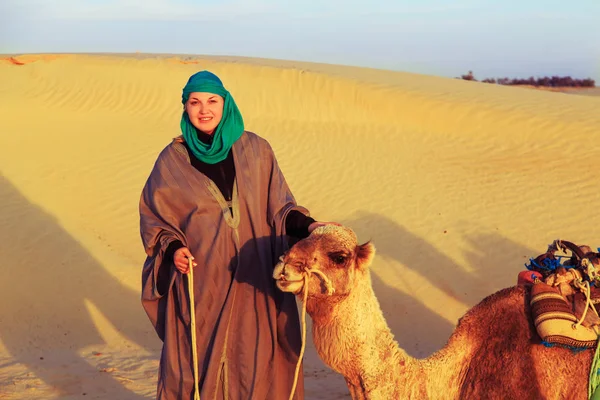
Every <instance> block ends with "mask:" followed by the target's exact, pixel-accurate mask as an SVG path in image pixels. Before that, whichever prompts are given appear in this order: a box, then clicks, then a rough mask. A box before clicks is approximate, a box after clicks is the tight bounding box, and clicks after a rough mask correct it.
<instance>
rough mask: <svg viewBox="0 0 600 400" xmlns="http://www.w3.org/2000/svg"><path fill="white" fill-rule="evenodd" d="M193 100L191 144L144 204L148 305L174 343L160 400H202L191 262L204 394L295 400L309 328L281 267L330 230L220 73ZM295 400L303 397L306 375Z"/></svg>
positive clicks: (180, 143)
mask: <svg viewBox="0 0 600 400" xmlns="http://www.w3.org/2000/svg"><path fill="white" fill-rule="evenodd" d="M182 103H183V104H184V112H183V115H182V118H181V131H182V136H180V137H178V138H175V139H174V140H173V142H172V143H170V144H169V145H168V146H167V147H166V148H165V149H164V150H163V151H162V152H161V153H160V155H159V156H158V159H157V160H156V163H155V165H154V168H153V170H152V172H151V174H150V177H149V178H148V181H147V182H146V185H145V187H144V189H143V192H142V195H141V199H140V228H141V236H142V241H143V244H144V247H145V250H146V253H147V259H146V262H145V263H144V267H143V273H142V304H143V306H144V309H145V311H146V313H147V314H148V316H149V318H150V321H151V322H152V324H153V325H154V327H155V329H156V332H157V333H158V336H159V337H160V339H161V340H162V341H163V349H162V354H161V358H160V367H159V378H158V390H157V398H158V399H163V400H170V399H190V398H192V393H193V388H194V379H193V366H192V361H191V360H192V351H191V340H190V337H191V336H190V307H189V300H188V299H189V297H188V295H189V294H188V293H187V289H186V285H187V282H186V279H185V275H186V274H187V273H188V272H189V271H188V260H189V259H190V258H191V259H193V260H194V262H193V265H194V267H195V268H194V285H195V287H194V295H195V310H196V311H195V317H196V332H197V333H196V335H197V352H198V366H197V367H198V376H199V379H200V388H201V389H200V392H201V397H202V398H203V399H214V398H218V399H222V398H224V399H229V398H231V399H250V398H253V399H282V398H287V397H288V396H289V393H290V391H291V388H292V383H293V377H294V370H295V366H296V363H297V361H298V354H299V351H300V346H301V338H300V328H299V319H298V312H297V308H296V303H295V299H294V296H293V295H291V294H284V293H281V292H279V291H277V290H276V288H275V285H274V283H273V280H272V278H271V274H272V269H273V267H274V265H275V264H276V263H277V260H278V258H279V256H280V255H281V254H283V252H284V251H285V250H286V248H287V245H288V243H287V240H288V236H292V237H295V238H296V239H301V238H303V237H306V236H308V234H309V232H312V230H314V229H315V228H316V227H318V226H321V225H325V223H323V222H317V221H315V220H314V219H312V218H310V217H309V216H308V214H309V213H308V211H307V210H306V209H304V208H302V207H299V206H297V205H296V202H295V200H294V197H293V196H292V193H291V192H290V189H289V188H288V186H287V184H286V181H285V179H284V177H283V175H282V173H281V171H280V169H279V167H278V164H277V161H276V159H275V156H274V154H273V150H272V149H271V147H270V145H269V144H268V143H267V141H266V140H264V139H262V138H260V137H259V136H257V135H256V134H254V133H251V132H247V131H244V124H243V120H242V116H241V114H240V112H239V110H238V108H237V106H236V104H235V102H234V100H233V98H232V96H231V95H230V93H229V92H228V91H227V90H226V89H225V88H224V87H223V84H222V83H221V81H220V79H219V78H218V77H217V76H216V75H214V74H212V73H210V72H208V71H201V72H198V73H196V74H194V75H192V76H191V77H190V79H189V80H188V82H187V84H186V86H185V87H184V89H183V95H182ZM295 398H297V399H301V398H303V382H302V374H301V373H300V377H299V382H298V387H297V389H296V396H295Z"/></svg>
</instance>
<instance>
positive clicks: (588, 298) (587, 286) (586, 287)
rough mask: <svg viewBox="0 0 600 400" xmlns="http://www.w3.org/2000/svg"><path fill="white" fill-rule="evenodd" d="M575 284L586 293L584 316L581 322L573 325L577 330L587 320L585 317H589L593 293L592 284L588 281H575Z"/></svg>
mask: <svg viewBox="0 0 600 400" xmlns="http://www.w3.org/2000/svg"><path fill="white" fill-rule="evenodd" d="M574 282H575V286H576V287H577V288H578V289H580V290H582V291H583V292H584V293H585V299H586V302H585V309H584V310H583V314H582V315H581V318H580V319H579V321H577V323H575V324H573V326H572V328H573V329H577V327H578V326H580V325H581V323H582V322H583V320H584V319H585V316H586V315H587V310H588V308H589V307H590V304H591V293H590V283H589V282H588V281H584V282H583V283H582V282H581V281H574ZM592 308H593V307H592Z"/></svg>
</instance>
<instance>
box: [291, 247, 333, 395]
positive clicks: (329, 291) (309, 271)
mask: <svg viewBox="0 0 600 400" xmlns="http://www.w3.org/2000/svg"><path fill="white" fill-rule="evenodd" d="M280 260H281V258H280ZM281 261H282V262H283V260H281ZM311 274H315V275H317V276H318V277H319V278H321V279H322V280H323V283H325V288H326V290H327V295H329V296H331V295H332V294H333V292H334V288H333V285H332V284H331V281H330V280H329V278H327V276H326V275H325V274H324V273H323V272H321V271H319V270H317V269H314V268H308V269H306V270H304V271H303V272H302V280H303V281H304V286H303V287H302V320H301V322H302V347H301V348H300V355H299V356H298V362H297V363H296V371H295V372H294V384H293V385H292V392H291V393H290V397H289V400H292V399H293V398H294V394H295V393H296V385H297V384H298V374H299V372H300V364H302V358H303V357H304V350H305V349H306V300H307V299H308V280H309V279H310V275H311Z"/></svg>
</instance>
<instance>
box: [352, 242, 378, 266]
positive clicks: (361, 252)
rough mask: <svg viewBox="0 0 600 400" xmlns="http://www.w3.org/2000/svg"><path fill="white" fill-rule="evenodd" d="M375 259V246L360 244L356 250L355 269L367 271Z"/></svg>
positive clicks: (368, 243)
mask: <svg viewBox="0 0 600 400" xmlns="http://www.w3.org/2000/svg"><path fill="white" fill-rule="evenodd" d="M373 257H375V246H373V244H372V243H371V242H367V243H365V244H361V245H359V246H358V247H357V248H356V267H357V268H358V269H367V268H369V266H370V265H371V262H372V261H373Z"/></svg>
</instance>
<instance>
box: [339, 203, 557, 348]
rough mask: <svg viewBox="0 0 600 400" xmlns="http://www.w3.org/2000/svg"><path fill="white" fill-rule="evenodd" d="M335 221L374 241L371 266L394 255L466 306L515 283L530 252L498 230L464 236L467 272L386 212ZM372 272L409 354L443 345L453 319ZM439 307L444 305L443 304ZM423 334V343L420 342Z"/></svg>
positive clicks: (393, 326)
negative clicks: (493, 232)
mask: <svg viewBox="0 0 600 400" xmlns="http://www.w3.org/2000/svg"><path fill="white" fill-rule="evenodd" d="M340 222H341V223H343V224H344V225H346V226H349V227H351V228H352V229H353V230H354V231H355V232H356V234H357V235H358V237H359V241H360V242H361V243H362V242H365V241H368V240H372V241H373V244H374V245H375V247H376V249H377V253H376V256H375V260H374V262H373V265H374V266H376V265H377V259H378V257H383V258H390V259H393V260H395V261H397V262H399V263H401V264H402V265H404V266H406V267H407V268H410V269H412V270H414V271H416V272H418V273H419V274H420V275H421V276H422V277H423V278H424V279H426V280H428V281H429V282H430V283H431V284H432V285H434V286H436V287H438V288H439V289H440V290H442V291H443V292H444V293H446V294H447V295H449V296H451V297H453V298H456V299H457V300H458V301H461V302H463V303H465V304H467V305H469V306H474V305H476V304H477V303H479V302H480V301H481V300H482V299H483V298H484V297H487V296H488V295H491V294H492V293H494V292H495V291H497V290H500V289H502V288H504V287H508V286H512V285H514V284H515V283H516V278H517V274H518V272H519V271H521V270H523V269H524V267H523V263H524V262H525V261H526V259H525V258H524V257H525V256H526V257H530V256H531V255H534V251H532V250H530V249H527V248H525V247H523V246H521V245H519V244H517V243H515V242H512V241H510V240H508V239H506V238H504V237H502V236H500V235H497V234H485V235H479V236H477V237H467V238H466V239H467V240H468V241H469V242H470V243H471V244H472V249H474V250H472V251H470V252H469V253H468V254H466V258H467V259H468V260H469V264H470V267H471V269H472V271H473V272H470V271H465V269H464V268H463V267H462V266H460V265H459V264H457V263H455V262H454V261H453V260H452V259H451V258H449V257H448V256H446V255H444V254H443V253H442V252H440V251H439V250H437V249H436V247H435V246H433V245H432V244H430V243H428V242H427V241H425V240H424V239H423V238H421V237H419V236H417V235H415V234H413V233H411V232H409V231H408V230H407V229H406V228H405V227H403V226H401V225H399V224H397V223H396V222H394V221H393V220H391V219H389V218H386V217H385V216H382V215H378V214H374V213H369V212H359V213H357V215H356V216H355V217H354V218H351V219H349V220H346V221H340ZM376 232H382V234H381V235H384V236H385V237H383V236H381V237H377V236H376ZM544 250H545V249H544ZM536 255H537V254H536ZM432 266H433V267H432ZM371 276H372V281H373V288H374V290H375V294H376V295H377V298H378V299H379V302H380V304H381V308H382V311H383V314H384V316H385V318H386V319H387V321H388V325H389V326H390V329H391V330H392V332H393V333H394V336H395V337H396V340H397V341H398V344H399V345H400V347H402V348H403V349H405V350H406V351H407V353H408V354H410V355H411V356H413V357H419V358H421V357H427V356H429V355H431V354H432V353H433V352H435V351H437V350H439V349H440V348H442V347H443V346H444V345H445V343H446V341H447V340H448V338H449V337H450V335H451V334H452V332H453V331H454V327H455V324H452V323H450V322H448V321H447V320H446V319H445V318H442V317H441V316H439V315H438V314H437V313H435V312H434V311H432V310H431V309H429V308H428V307H426V306H425V305H423V304H422V302H421V301H419V300H417V299H415V298H414V297H412V296H410V295H408V294H406V293H403V292H402V291H400V290H397V289H395V288H393V287H391V286H389V285H387V284H386V283H385V282H384V281H383V279H382V278H380V277H379V276H378V275H377V272H376V271H372V274H371ZM446 277H450V279H448V278H446ZM439 306H440V308H443V307H444V305H443V304H440V305H439ZM456 322H458V321H456ZM424 337H425V338H427V342H422V341H421V339H422V338H424Z"/></svg>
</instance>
